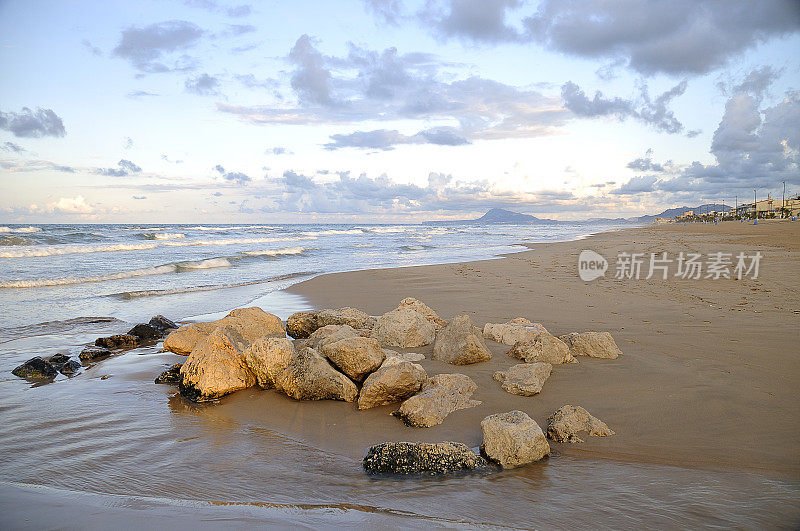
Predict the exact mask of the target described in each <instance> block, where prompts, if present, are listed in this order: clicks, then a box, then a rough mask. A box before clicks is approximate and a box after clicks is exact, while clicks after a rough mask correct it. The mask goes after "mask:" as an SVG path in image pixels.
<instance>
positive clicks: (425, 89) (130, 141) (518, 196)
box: [0, 0, 800, 223]
mask: <svg viewBox="0 0 800 531" xmlns="http://www.w3.org/2000/svg"><path fill="white" fill-rule="evenodd" d="M246 1H247V0H243V2H241V3H240V2H235V3H224V2H222V1H216V0H188V1H186V2H183V1H174V2H169V1H160V2H136V3H132V2H67V1H53V2H38V1H9V0H6V1H0V66H2V68H3V71H4V74H3V79H4V81H3V83H2V84H0V186H1V188H0V191H1V192H2V194H0V221H2V222H4V223H14V222H19V223H29V222H71V221H74V222H85V221H97V222H152V223H164V222H198V221H204V222H243V223H247V222H255V221H267V222H281V221H284V222H304V221H308V222H312V221H376V222H389V221H409V222H412V221H419V220H423V219H447V218H452V219H459V218H465V217H471V216H474V215H477V214H480V213H482V212H484V211H485V210H487V209H488V208H491V207H505V208H509V209H512V210H516V211H521V212H527V213H533V214H536V215H537V216H541V217H552V218H558V219H582V218H587V217H601V216H602V217H618V216H632V215H639V214H644V213H655V212H657V211H660V210H662V209H664V208H668V207H672V206H680V205H696V204H699V203H701V202H722V201H725V202H727V203H733V201H734V198H735V196H738V197H739V201H740V202H741V201H743V200H744V199H745V198H751V197H752V190H753V188H757V189H759V196H762V195H763V196H766V194H767V193H772V194H773V196H775V195H777V196H778V197H780V193H781V191H782V189H783V185H782V181H786V182H787V189H788V190H790V191H792V192H795V193H797V192H800V168H798V159H799V158H800V156H799V155H798V151H800V93H798V90H800V60H799V59H798V58H800V53H798V52H800V3H798V2H796V1H792V0H787V1H778V0H774V1H759V2H755V1H753V2H744V1H734V0H731V1H728V0H724V1H723V0H720V1H696V0H685V1H684V0H681V1H675V2H645V1H641V2H639V1H630V0H623V1H619V2H607V1H603V0H587V1H583V2H579V1H567V2H563V1H562V2H556V1H542V2H534V1H530V2H525V1H521V0H429V1H422V2H411V1H404V0H366V1H362V0H352V1H345V0H342V1H340V2H323V1H294V2H281V1H275V2H258V3H255V2H253V3H246Z"/></svg>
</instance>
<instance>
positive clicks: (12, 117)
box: [0, 107, 67, 138]
mask: <svg viewBox="0 0 800 531" xmlns="http://www.w3.org/2000/svg"><path fill="white" fill-rule="evenodd" d="M0 129H5V130H6V131H11V132H12V133H14V136H16V137H22V138H41V137H43V136H55V137H60V136H64V135H66V134H67V130H66V129H64V122H63V121H62V120H61V118H60V117H59V116H58V115H57V114H56V113H54V112H53V110H52V109H42V108H41V107H38V108H37V109H36V111H35V112H34V111H32V110H31V109H29V108H28V107H23V108H22V111H20V112H13V111H12V112H3V111H0Z"/></svg>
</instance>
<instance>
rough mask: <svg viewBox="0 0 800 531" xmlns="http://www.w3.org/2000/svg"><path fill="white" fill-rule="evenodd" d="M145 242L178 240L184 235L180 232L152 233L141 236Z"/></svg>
mask: <svg viewBox="0 0 800 531" xmlns="http://www.w3.org/2000/svg"><path fill="white" fill-rule="evenodd" d="M142 236H143V237H144V238H145V239H146V240H179V239H181V238H185V237H186V235H185V234H182V233H180V232H154V233H152V234H142Z"/></svg>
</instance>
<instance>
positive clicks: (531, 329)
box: [483, 317, 547, 345]
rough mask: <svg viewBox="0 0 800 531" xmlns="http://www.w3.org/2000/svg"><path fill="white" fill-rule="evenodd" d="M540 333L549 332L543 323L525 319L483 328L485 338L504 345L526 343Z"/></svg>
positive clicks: (488, 324)
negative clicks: (525, 341)
mask: <svg viewBox="0 0 800 531" xmlns="http://www.w3.org/2000/svg"><path fill="white" fill-rule="evenodd" d="M539 332H547V330H546V329H545V327H544V326H542V325H541V323H532V322H530V321H528V320H527V319H525V318H524V317H517V318H516V319H511V320H510V321H508V322H505V323H486V324H485V325H484V326H483V337H485V338H486V339H491V340H492V341H497V342H498V343H502V344H504V345H513V344H515V343H517V342H518V341H524V340H526V339H529V338H532V336H533V335H535V334H537V333H539Z"/></svg>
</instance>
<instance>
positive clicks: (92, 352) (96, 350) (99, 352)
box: [78, 347, 113, 363]
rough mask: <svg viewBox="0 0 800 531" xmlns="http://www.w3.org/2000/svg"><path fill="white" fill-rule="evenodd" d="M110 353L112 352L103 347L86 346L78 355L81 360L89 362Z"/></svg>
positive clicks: (105, 356)
mask: <svg viewBox="0 0 800 531" xmlns="http://www.w3.org/2000/svg"><path fill="white" fill-rule="evenodd" d="M111 354H113V353H112V352H111V351H110V350H108V349H107V348H105V347H86V348H84V349H83V350H82V351H81V353H80V356H78V357H79V358H80V359H81V361H83V362H85V363H89V362H92V361H98V360H101V359H103V358H107V357H108V356H110V355H111Z"/></svg>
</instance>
